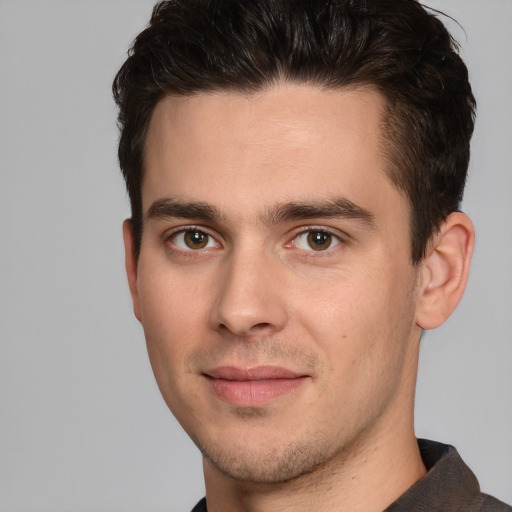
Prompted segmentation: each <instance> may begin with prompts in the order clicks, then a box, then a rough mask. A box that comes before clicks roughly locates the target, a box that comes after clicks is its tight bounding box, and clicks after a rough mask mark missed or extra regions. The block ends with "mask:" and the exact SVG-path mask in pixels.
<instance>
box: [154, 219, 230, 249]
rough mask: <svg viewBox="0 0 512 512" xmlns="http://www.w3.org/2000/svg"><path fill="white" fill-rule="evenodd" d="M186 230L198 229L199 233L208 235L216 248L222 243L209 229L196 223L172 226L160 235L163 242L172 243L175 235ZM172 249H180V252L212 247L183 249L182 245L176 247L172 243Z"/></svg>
mask: <svg viewBox="0 0 512 512" xmlns="http://www.w3.org/2000/svg"><path fill="white" fill-rule="evenodd" d="M187 231H199V232H201V233H204V234H205V235H207V236H208V237H210V238H211V239H212V240H213V241H214V242H215V244H216V248H218V247H222V244H221V243H220V242H219V236H218V235H214V234H212V232H211V230H209V229H208V228H205V227H204V226H198V225H196V224H190V225H186V226H176V227H174V228H171V229H168V230H167V231H166V232H165V233H164V234H163V236H162V241H163V242H164V243H165V244H170V243H172V239H173V238H175V237H176V236H177V235H180V234H184V233H186V232H187ZM172 245H173V250H175V251H181V252H201V251H204V250H208V249H212V247H203V248H202V249H191V248H188V249H184V248H182V247H178V246H177V245H176V244H174V243H172Z"/></svg>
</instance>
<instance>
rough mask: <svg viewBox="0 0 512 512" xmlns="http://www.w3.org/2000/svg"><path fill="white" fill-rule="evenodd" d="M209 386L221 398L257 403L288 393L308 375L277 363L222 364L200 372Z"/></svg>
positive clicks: (251, 404)
mask: <svg viewBox="0 0 512 512" xmlns="http://www.w3.org/2000/svg"><path fill="white" fill-rule="evenodd" d="M203 375H204V377H206V379H207V381H208V384H209V385H210V389H211V390H212V391H213V392H214V393H215V394H216V395H217V396H218V397H219V398H220V399H222V400H223V401H225V402H228V403H230V404H233V405H237V406H241V407H244V406H245V407H258V406H263V405H266V404H268V403H269V402H271V401H273V400H275V399H276V398H278V397H280V396H283V395H286V394H288V393H291V392H292V391H295V390H297V388H299V387H301V386H302V385H303V384H305V383H306V381H307V380H308V379H309V378H310V377H309V375H304V374H300V373H296V372H293V371H291V370H289V369H287V368H282V367H279V366H257V367H253V368H238V367H234V366H222V367H218V368H213V369H211V370H208V371H207V372H205V373H203Z"/></svg>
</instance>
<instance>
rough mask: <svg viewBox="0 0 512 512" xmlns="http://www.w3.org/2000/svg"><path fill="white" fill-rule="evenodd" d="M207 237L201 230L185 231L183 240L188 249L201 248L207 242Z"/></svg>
mask: <svg viewBox="0 0 512 512" xmlns="http://www.w3.org/2000/svg"><path fill="white" fill-rule="evenodd" d="M208 240H209V237H208V235H207V234H206V233H203V232H202V231H186V232H185V233H184V234H183V241H184V242H185V244H186V246H187V247H188V248H189V249H203V248H205V247H206V246H207V244H208Z"/></svg>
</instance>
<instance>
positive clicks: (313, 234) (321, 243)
mask: <svg viewBox="0 0 512 512" xmlns="http://www.w3.org/2000/svg"><path fill="white" fill-rule="evenodd" d="M307 240H308V245H309V247H311V249H313V250H314V251H323V250H325V249H328V248H329V247H330V246H331V244H332V235H331V234H329V233H326V232H325V231H310V232H309V233H308V238H307Z"/></svg>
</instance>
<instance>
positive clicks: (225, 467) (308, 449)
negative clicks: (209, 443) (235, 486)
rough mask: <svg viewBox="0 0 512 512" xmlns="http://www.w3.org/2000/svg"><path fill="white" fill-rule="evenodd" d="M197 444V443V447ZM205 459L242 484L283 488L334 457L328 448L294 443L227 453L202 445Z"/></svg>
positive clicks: (226, 450) (308, 443)
mask: <svg viewBox="0 0 512 512" xmlns="http://www.w3.org/2000/svg"><path fill="white" fill-rule="evenodd" d="M196 444H197V443H196ZM198 447H199V449H200V450H201V453H202V454H203V456H204V457H205V458H206V459H207V460H208V461H209V462H210V463H211V464H212V465H213V466H214V467H215V468H216V469H217V470H218V471H220V472H221V473H223V474H224V475H226V476H228V477H230V478H233V479H235V480H238V481H243V482H251V483H255V484H279V483H285V482H289V481H292V480H296V479H299V478H300V477H302V476H304V475H307V474H310V473H312V472H313V471H315V470H317V469H318V468H319V467H321V466H323V465H325V464H326V463H327V462H328V461H329V460H331V459H332V458H333V457H334V453H332V450H329V449H328V447H327V446H322V445H316V446H315V445H314V444H312V443H311V442H294V443H290V444H288V445H286V446H281V447H279V448H275V447H270V448H269V447H267V448H266V449H265V450H263V449H262V448H261V447H259V446H254V447H248V446H230V447H228V448H227V449H225V450H222V449H220V447H219V446H218V445H216V446H215V447H214V448H213V449H211V450H210V449H208V448H205V447H204V446H201V445H199V444H198Z"/></svg>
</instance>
